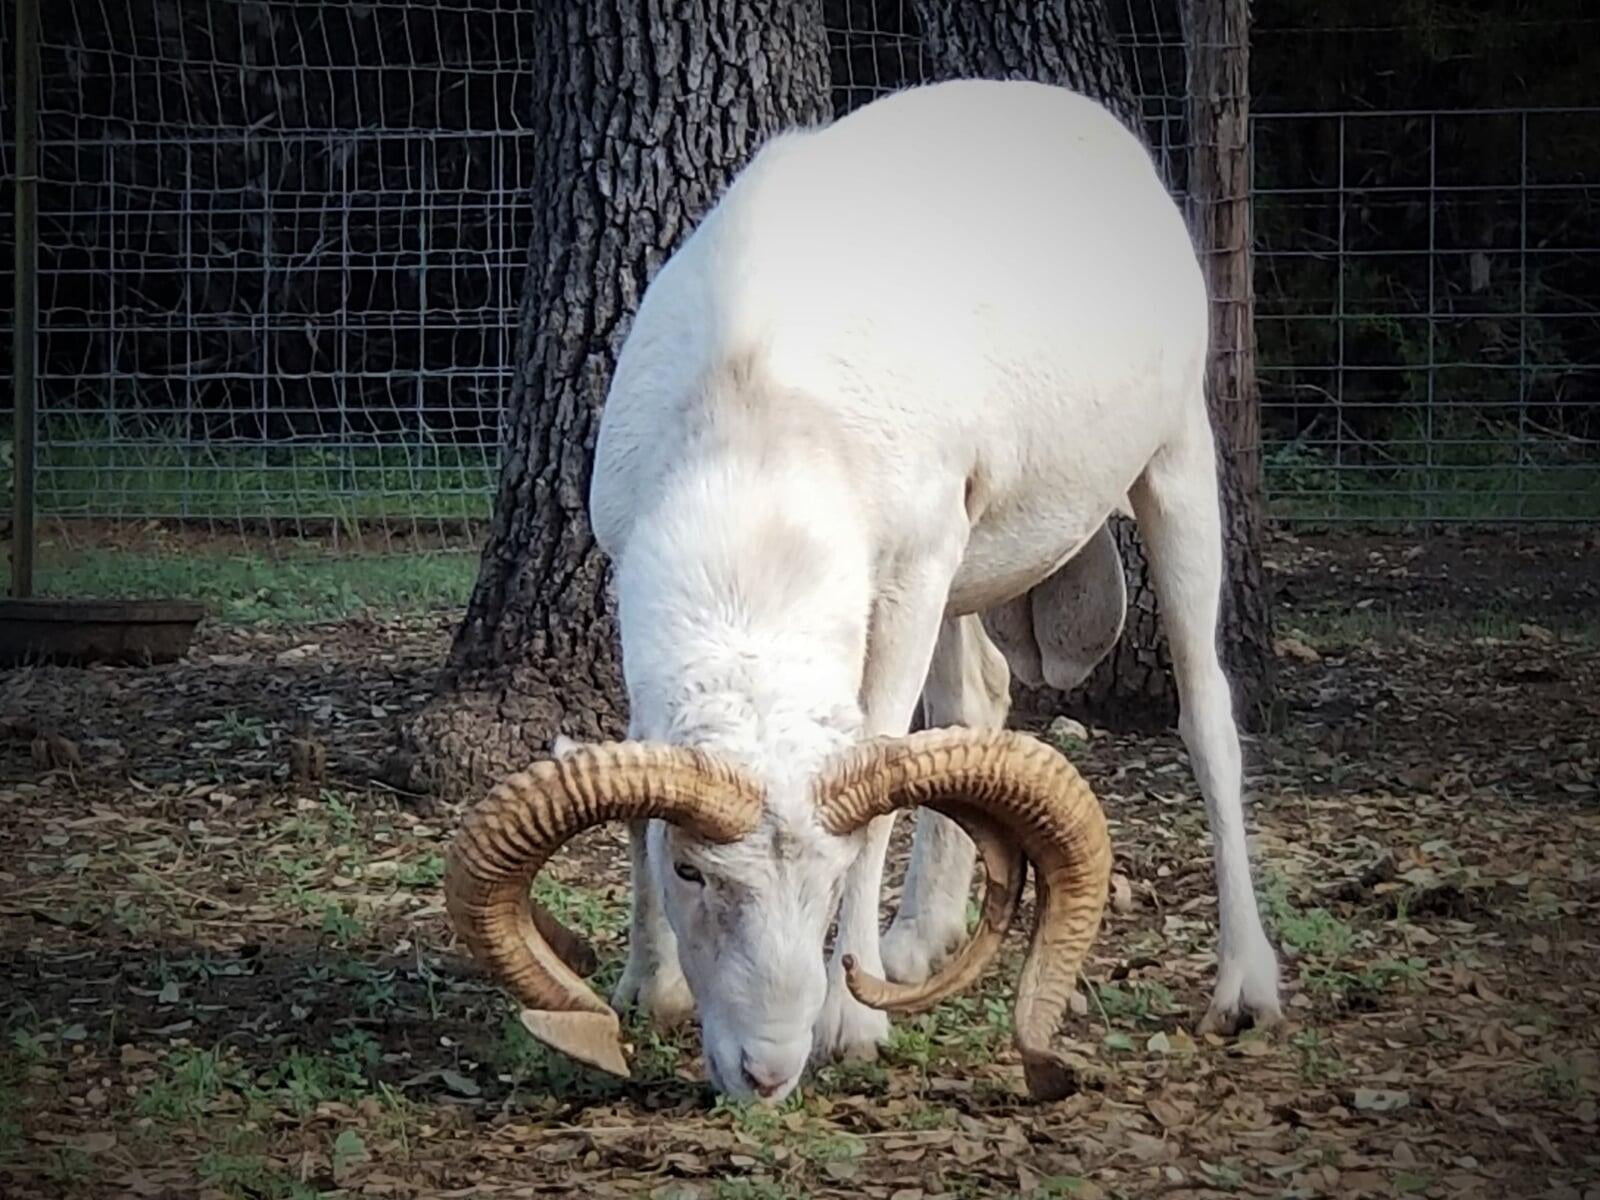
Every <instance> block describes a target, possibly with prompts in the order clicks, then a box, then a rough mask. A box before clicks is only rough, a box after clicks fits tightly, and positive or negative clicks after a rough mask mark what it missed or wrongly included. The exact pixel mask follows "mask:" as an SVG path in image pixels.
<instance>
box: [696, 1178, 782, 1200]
mask: <svg viewBox="0 0 1600 1200" xmlns="http://www.w3.org/2000/svg"><path fill="white" fill-rule="evenodd" d="M711 1197H712V1200H799V1197H798V1196H797V1195H796V1194H795V1193H794V1192H791V1191H789V1190H788V1189H787V1188H785V1187H784V1186H783V1185H782V1184H780V1183H776V1182H774V1181H773V1180H770V1179H719V1180H717V1182H716V1183H715V1184H713V1185H712V1187H711Z"/></svg>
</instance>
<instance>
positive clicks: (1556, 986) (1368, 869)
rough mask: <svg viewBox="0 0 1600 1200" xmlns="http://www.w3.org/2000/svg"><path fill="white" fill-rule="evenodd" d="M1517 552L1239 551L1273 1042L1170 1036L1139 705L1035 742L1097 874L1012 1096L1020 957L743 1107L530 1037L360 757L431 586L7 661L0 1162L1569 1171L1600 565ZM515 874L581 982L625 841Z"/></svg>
mask: <svg viewBox="0 0 1600 1200" xmlns="http://www.w3.org/2000/svg"><path fill="white" fill-rule="evenodd" d="M1543 537H1544V535H1543V534H1540V535H1534V534H1529V533H1524V534H1522V535H1520V537H1517V538H1513V539H1511V540H1509V541H1508V540H1505V539H1504V537H1503V536H1502V535H1475V536H1472V537H1468V536H1462V537H1460V538H1457V539H1449V538H1445V539H1438V538H1435V539H1429V540H1428V541H1426V542H1416V543H1412V542H1407V541H1404V540H1401V539H1381V538H1373V537H1370V536H1366V535H1338V536H1329V537H1321V538H1311V537H1306V538H1301V539H1299V540H1293V541H1291V540H1284V539H1279V540H1278V541H1277V542H1275V544H1274V546H1273V549H1272V552H1271V556H1272V576H1273V578H1274V579H1275V580H1277V581H1278V583H1279V587H1280V592H1281V598H1282V603H1281V604H1280V608H1279V613H1280V618H1279V619H1280V626H1281V628H1280V634H1281V635H1282V636H1283V639H1284V640H1283V641H1282V642H1281V643H1280V650H1281V654H1280V667H1281V674H1282V687H1283V699H1284V706H1283V708H1284V713H1285V721H1284V725H1283V728H1282V729H1281V730H1279V731H1277V732H1274V733H1272V734H1270V735H1265V736H1263V737H1261V738H1258V739H1255V740H1253V741H1252V742H1251V743H1250V744H1249V745H1248V746H1247V748H1246V758H1247V763H1248V773H1249V776H1248V789H1249V795H1250V797H1251V802H1252V807H1251V813H1250V818H1251V823H1252V827H1253V829H1254V831H1255V834H1256V853H1257V858H1258V863H1259V877H1260V888H1261V891H1262V894H1263V898H1264V904H1265V907H1266V910H1267V914H1268V918H1269V922H1270V923H1271V925H1272V926H1273V928H1274V930H1275V933H1274V937H1275V940H1276V941H1277V942H1278V944H1279V945H1280V947H1281V948H1282V950H1283V954H1284V970H1285V977H1286V979H1287V981H1288V984H1289V1006H1288V1013H1289V1015H1290V1020H1289V1022H1288V1023H1287V1025H1286V1026H1285V1027H1283V1028H1280V1029H1277V1030H1274V1031H1271V1032H1270V1033H1267V1034H1249V1035H1246V1036H1244V1037H1243V1038H1240V1039H1236V1040H1232V1041H1227V1042H1223V1041H1220V1040H1214V1039H1206V1038H1197V1037H1195V1036H1194V1035H1193V1033H1192V1030H1193V1027H1194V1024H1195V1022H1196V1021H1197V1020H1198V1017H1199V1016H1200V1014H1201V1012H1202V1011H1203V1009H1204V1004H1205V999H1206V995H1207V992H1208V989H1209V986H1210V982H1211V973H1212V969H1213V954H1214V940H1215V904H1214V898H1213V887H1214V881H1213V878H1212V872H1211V867H1210V852H1209V845H1208V840H1207V837H1206V832H1205V824H1204V814H1203V812H1202V810H1201V806H1200V804H1199V801H1198V798H1197V795H1196V790H1195V786H1194V783H1193V780H1192V777H1191V776H1190V774H1189V770H1188V766H1187V763H1186V760H1185V756H1184V754H1183V751H1182V748H1181V745H1180V744H1179V742H1178V740H1177V738H1176V736H1175V735H1171V734H1167V735H1161V736H1151V737H1145V736H1133V735H1123V734H1112V733H1101V732H1100V731H1095V730H1091V731H1090V733H1091V736H1090V738H1089V739H1088V741H1087V742H1077V741H1074V742H1071V743H1069V744H1068V749H1069V752H1070V753H1071V754H1072V756H1073V757H1074V759H1075V760H1076V761H1078V762H1079V764H1080V766H1081V768H1082V769H1083V771H1084V773H1085V774H1086V776H1087V777H1088V778H1089V779H1090V780H1091V781H1092V782H1093V783H1094V784H1095V786H1096V788H1097V789H1098V791H1099V792H1100V795H1101V796H1102V799H1103V801H1104V803H1105V805H1106V808H1107V811H1108V814H1109V815H1110V817H1111V820H1112V832H1113V837H1114V839H1115V842H1116V845H1117V868H1116V869H1117V871H1118V872H1119V873H1120V874H1122V875H1123V876H1125V877H1126V879H1127V881H1128V885H1129V886H1128V901H1127V902H1126V903H1124V904H1121V905H1119V906H1118V907H1117V908H1115V909H1114V910H1113V911H1111V912H1110V913H1109V915H1108V919H1107V924H1106V928H1105V930H1104V932H1103V934H1102V936H1101V938H1100V940H1099V942H1098V944H1097V947H1096V949H1095V952H1094V954H1093V955H1092V958H1091V961H1090V964H1089V968H1088V972H1087V976H1088V983H1089V985H1090V986H1089V988H1088V991H1087V997H1086V1005H1085V1009H1086V1011H1084V1012H1083V1013H1081V1014H1078V1015H1075V1016H1074V1017H1073V1018H1072V1019H1071V1020H1070V1021H1069V1022H1068V1024H1067V1026H1066V1028H1065V1029H1064V1030H1063V1038H1064V1039H1065V1040H1066V1041H1067V1042H1069V1043H1070V1044H1071V1045H1072V1046H1073V1047H1074V1048H1075V1049H1076V1050H1078V1051H1079V1052H1080V1053H1082V1054H1084V1055H1086V1056H1089V1057H1091V1058H1093V1059H1094V1060H1095V1061H1096V1062H1097V1063H1099V1064H1100V1065H1101V1066H1103V1067H1104V1068H1105V1070H1106V1072H1107V1077H1108V1078H1107V1083H1106V1086H1105V1087H1104V1089H1103V1090H1098V1091H1091V1092H1086V1093H1084V1094H1082V1095H1079V1096H1076V1097H1074V1098H1072V1099H1069V1100H1066V1101H1063V1102H1061V1103H1057V1104H1050V1105H1037V1104H1033V1103H1031V1102H1029V1101H1027V1100H1026V1099H1025V1098H1024V1096H1023V1092H1022V1086H1021V1072H1020V1068H1019V1066H1018V1064H1017V1062H1016V1059H1015V1055H1014V1054H1013V1053H1012V1051H1011V1048H1010V1041H1009V1026H1008V1022H1009V1017H1008V1008H1009V998H1010V994H1011V988H1012V986H1013V983H1014V979H1015V967H1016V965H1017V957H1018V953H1019V951H1020V945H1018V944H1013V945H1011V946H1010V947H1009V948H1008V959H1007V967H1006V969H1005V970H1003V971H998V972H996V973H995V974H994V977H993V978H992V979H991V980H990V981H989V982H988V983H987V984H986V986H985V989H984V990H983V991H982V992H981V993H980V994H977V995H973V996H968V997H963V998H962V999H961V1000H959V1001H957V1002H952V1003H950V1004H947V1005H945V1006H944V1007H942V1008H941V1009H939V1010H938V1011H936V1012H934V1013H932V1014H929V1015H927V1016H925V1017H923V1018H919V1019H914V1020H904V1021H900V1022H898V1023H897V1027H896V1033H895V1038H894V1042H893V1044H892V1045H891V1047H890V1048H889V1049H888V1051H887V1052H886V1054H885V1055H884V1058H883V1061H882V1062H880V1063H879V1064H875V1065H871V1066H865V1067H862V1066H856V1067H835V1068H830V1069H828V1070H826V1071H824V1072H823V1073H822V1074H821V1075H820V1077H818V1078H817V1079H815V1080H814V1081H812V1082H811V1083H810V1084H809V1085H808V1086H807V1087H806V1089H805V1090H804V1093H803V1095H802V1097H801V1098H800V1099H799V1100H798V1101H795V1102H792V1103H791V1104H790V1105H788V1106H786V1107H785V1109H783V1110H782V1111H779V1112H772V1111H769V1110H766V1109H762V1108H744V1107H740V1106H731V1105H726V1104H718V1103H714V1102H713V1100H712V1097H711V1095H710V1093H709V1091H708V1089H707V1088H706V1086H705V1084H704V1082H703V1079H702V1076H701V1072H700V1067H699V1064H698V1061H697V1044H696V1040H695V1037H694V1036H693V1034H692V1032H691V1033H689V1034H686V1035H681V1036H675V1037H672V1038H661V1037H657V1036H654V1035H651V1034H649V1033H648V1032H647V1031H642V1030H641V1031H637V1038H636V1040H637V1043H638V1056H637V1065H636V1072H635V1074H636V1078H635V1079H634V1080H633V1081H630V1082H626V1083H623V1082H618V1081H613V1080H610V1079H607V1078H603V1077H599V1076H596V1075H593V1074H591V1073H589V1072H587V1071H585V1070H583V1069H581V1068H578V1067H576V1066H574V1065H573V1064H571V1063H570V1062H567V1061H566V1060H563V1059H560V1058H559V1057H558V1056H554V1055H550V1054H547V1053H546V1052H544V1051H543V1050H542V1049H541V1048H540V1047H538V1046H536V1045H534V1044H533V1043H531V1042H530V1041H529V1040H528V1039H527V1037H526V1036H525V1035H524V1034H522V1032H521V1030H520V1026H518V1025H517V1023H516V1022H515V1020H514V1018H513V1016H512V1015H511V1013H510V1009H509V1007H508V1005H507V1003H506V1001H505V998H504V997H503V995H502V994H501V993H500V992H499V991H498V990H497V989H496V988H494V987H493V986H491V985H490V984H488V983H487V981H486V980H484V979H483V978H482V977H481V976H480V975H479V974H478V973H477V972H476V971H475V970H474V969H473V968H472V967H471V965H470V964H468V963H466V962H464V961H463V960H462V959H461V958H460V957H459V956H458V954H457V952H456V949H455V946H454V943H453V939H452V936H451V934H450V932H449V929H448V926H447V923H446V920H445V917H444V913H443V908H442V898H441V895H440V892H439V887H438V876H439V870H440V866H441V863H440V857H439V856H440V854H441V852H442V849H443V847H444V845H445V844H446V842H447V840H448V837H449V835H450V833H451V831H452V830H453V828H454V821H455V817H456V810H454V809H453V808H449V807H440V808H438V809H432V808H422V809H419V808H418V807H417V806H415V805H414V804H413V803H411V802H410V801H409V800H408V799H407V798H406V797H402V796H398V795H396V794H394V793H391V792H386V791H384V790H382V789H380V788H376V787H374V786H373V785H371V784H370V783H368V782H366V776H365V773H364V772H365V768H366V767H367V766H368V765H370V763H371V762H373V761H374V760H376V759H377V758H379V757H380V756H381V754H382V752H383V751H384V750H385V749H386V748H387V746H388V744H389V739H390V737H391V736H392V733H393V729H394V726H395V723H396V722H397V721H398V720H399V719H401V717H403V715H404V714H406V713H408V712H409V711H411V710H412V709H413V708H414V707H415V706H416V705H417V704H419V703H420V702H421V701H422V699H423V698H425V697H426V695H427V694H428V692H429V689H430V687H431V684H432V680H433V677H434V672H435V670H436V668H437V664H438V663H439V662H440V661H442V657H443V654H444V651H445V648H446V645H447V642H448V636H449V630H450V622H451V619H452V618H453V614H440V615H438V616H436V617H428V618H420V619H414V620H407V621H403V622H402V621H383V620H369V621H362V622H347V623H342V624H338V625H323V626H303V627H298V628H279V629H274V630H270V631H262V630H250V629H229V628H205V629H203V630H202V633H201V636H200V637H199V639H198V642H197V645H196V647H195V649H194V650H193V652H192V653H191V654H190V656H189V657H188V659H186V660H185V661H183V662H180V663H175V664H172V665H170V666H167V667H161V668H155V669H151V670H144V671H139V670H118V669H95V670H73V669H66V668H49V669H38V670H30V671H19V672H12V673H10V674H8V675H6V676H4V677H3V678H0V721H3V726H0V978H3V979H4V980H5V988H4V992H3V995H0V1021H3V1023H4V1031H3V1032H4V1042H3V1045H0V1195H4V1196H6V1197H12V1196H16V1197H24V1196H26V1197H34V1196H71V1197H102V1196H125V1195H126V1196H141V1197H167V1196H174V1197H177V1196H181V1197H188V1196H197V1197H198V1196H207V1197H230V1196H237V1197H290V1196H311V1195H349V1196H368V1195H372V1196H467V1195H470V1196H475V1197H502V1196H503V1197H512V1196H517V1197H522V1196H567V1195H582V1196H587V1197H597V1198H599V1197H610V1196H652V1197H656V1198H658V1200H669V1198H674V1197H676V1198H678V1200H687V1198H689V1197H698V1198H700V1200H776V1198H778V1197H801V1196H819V1197H821V1196H849V1197H874V1198H881V1200H918V1198H931V1197H937V1196H948V1197H1004V1196H1013V1195H1017V1196H1040V1197H1045V1196H1075V1197H1076V1196H1091V1197H1092V1196H1129V1197H1132V1196H1140V1197H1142V1196H1157V1195H1159V1196H1173V1197H1201V1196H1208V1197H1209V1196H1224V1195H1241V1194H1242V1195H1265V1196H1275V1197H1282V1196H1338V1197H1364V1196H1373V1197H1379V1196H1382V1197H1388V1196H1407V1195H1416V1196H1430V1197H1463V1196H1480V1195H1482V1196H1530V1197H1531V1196H1540V1197H1562V1196H1570V1197H1587V1196H1596V1195H1600V1191H1597V1190H1596V1189H1597V1185H1600V1128H1597V1124H1600V1118H1597V1104H1600V1021H1597V1017H1600V1012H1597V1009H1600V923H1597V918H1600V733H1597V730H1600V691H1597V689H1596V684H1597V682H1600V644H1597V639H1596V638H1595V637H1594V636H1593V626H1592V622H1593V604H1592V602H1593V598H1594V596H1595V595H1596V593H1595V588H1596V584H1597V579H1600V573H1597V571H1596V569H1595V566H1594V561H1595V554H1594V551H1595V549H1596V547H1595V546H1594V544H1593V535H1592V534H1582V535H1579V534H1565V533H1552V534H1551V535H1550V540H1549V541H1548V542H1545V541H1542V540H1541V539H1542V538H1543ZM1419 547H1420V550H1419V549H1418V548H1419ZM1397 572H1403V573H1397ZM1369 599H1370V600H1371V601H1372V603H1371V604H1369V605H1367V607H1366V608H1365V609H1362V608H1358V607H1357V606H1358V605H1359V604H1360V603H1361V602H1362V601H1363V600H1369ZM1373 610H1377V611H1376V612H1374V611H1373ZM1353 613H1366V614H1368V615H1367V616H1364V617H1354V616H1352V615H1351V614H1353ZM308 733H309V736H310V737H312V738H313V739H315V740H316V741H317V742H318V743H320V744H321V745H322V746H323V747H324V748H325V750H326V754H327V763H326V766H325V768H324V770H323V775H322V778H320V779H318V780H315V781H307V780H297V779H296V778H295V777H294V776H295V772H296V770H297V767H298V764H299V760H297V758H296V751H295V748H294V747H295V745H296V739H297V738H298V739H301V740H304V738H305V737H306V736H307V734H308ZM47 735H48V736H54V737H55V738H57V739H65V741H66V742H69V743H70V748H71V749H72V750H73V751H74V752H75V753H73V754H71V755H67V754H66V753H65V751H64V750H60V749H59V748H58V749H57V750H54V751H52V750H50V749H48V748H47V749H46V750H45V751H42V752H41V751H37V750H36V749H35V746H36V739H38V738H41V737H47ZM52 744H54V743H52ZM302 773H303V772H302ZM901 824H902V830H905V829H906V828H908V827H909V822H902V823H901ZM896 842H897V851H896V853H897V854H898V855H903V853H904V847H905V842H906V839H905V837H904V836H903V834H902V836H900V837H897V839H896ZM545 898H546V899H547V900H548V901H549V902H550V903H552V904H553V905H555V906H556V907H558V908H559V909H561V910H562V911H563V913H564V915H565V917H566V918H567V919H568V921H569V922H570V923H572V924H575V925H577V926H580V927H582V928H584V929H585V930H587V931H588V932H589V933H590V934H591V935H592V937H593V938H594V940H595V942H596V944H597V946H598V948H599V949H600V951H601V953H602V959H603V960H604V961H603V965H602V968H601V976H602V984H603V983H604V982H605V979H606V977H607V976H608V975H609V973H611V972H614V971H615V969H616V966H617V961H618V956H619V955H620V952H621V949H622V945H623V926H624V919H625V915H626V855H625V853H624V850H623V838H622V835H621V831H620V830H605V831H599V832H597V833H595V834H593V835H590V836H588V837H587V838H586V839H585V840H584V841H583V842H582V844H580V845H578V846H576V847H574V848H573V849H572V850H571V851H570V852H569V853H568V854H566V855H565V856H563V858H562V859H561V860H560V861H559V862H558V863H557V864H556V865H555V868H554V869H553V871H552V880H551V882H550V883H549V884H548V885H547V890H546V897H545ZM890 899H892V895H891V897H890Z"/></svg>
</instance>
